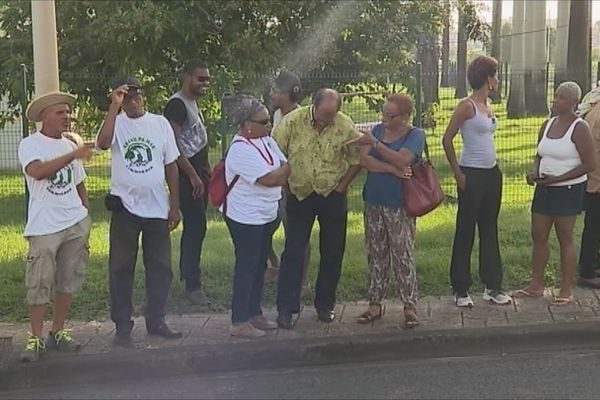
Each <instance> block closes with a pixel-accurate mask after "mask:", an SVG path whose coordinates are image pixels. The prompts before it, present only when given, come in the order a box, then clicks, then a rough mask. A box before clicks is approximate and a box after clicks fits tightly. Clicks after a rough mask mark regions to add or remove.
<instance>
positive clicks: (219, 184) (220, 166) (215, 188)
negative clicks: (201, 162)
mask: <svg viewBox="0 0 600 400" xmlns="http://www.w3.org/2000/svg"><path fill="white" fill-rule="evenodd" d="M238 142H242V140H234V141H233V142H231V144H230V146H231V145H232V144H234V143H238ZM226 156H227V152H225V157H226ZM225 157H223V159H222V160H221V161H219V162H218V163H217V165H215V166H214V168H213V170H212V173H211V174H210V181H209V182H208V197H209V198H210V202H211V203H212V205H213V206H215V207H220V206H221V205H223V214H225V213H226V212H227V195H228V194H229V192H230V191H231V189H233V186H234V185H235V184H236V182H237V181H238V179H240V176H239V175H236V176H234V177H233V179H232V180H231V183H230V184H229V185H228V184H227V181H226V180H225Z"/></svg>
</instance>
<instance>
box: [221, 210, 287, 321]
mask: <svg viewBox="0 0 600 400" xmlns="http://www.w3.org/2000/svg"><path fill="white" fill-rule="evenodd" d="M225 223H226V224H227V228H229V233H230V234H231V239H232V240H233V245H234V247H235V267H234V272H233V293H232V297H231V321H232V322H234V323H236V322H247V321H248V320H249V319H250V318H251V317H255V316H258V315H261V314H262V309H261V302H262V292H263V286H264V282H265V269H266V268H267V256H268V255H269V251H270V250H271V242H272V239H273V232H274V231H275V228H276V227H277V224H278V220H274V221H272V222H269V223H267V224H264V225H246V224H240V223H238V222H235V221H233V220H231V219H229V218H227V217H226V218H225Z"/></svg>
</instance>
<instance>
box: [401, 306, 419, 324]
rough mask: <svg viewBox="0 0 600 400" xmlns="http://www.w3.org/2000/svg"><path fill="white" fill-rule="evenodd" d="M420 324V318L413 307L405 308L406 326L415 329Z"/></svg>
mask: <svg viewBox="0 0 600 400" xmlns="http://www.w3.org/2000/svg"><path fill="white" fill-rule="evenodd" d="M407 311H408V312H407ZM417 326H419V319H418V318H417V314H416V313H415V310H414V309H413V308H406V309H404V328H405V329H414V328H416V327H417Z"/></svg>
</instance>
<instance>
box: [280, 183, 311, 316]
mask: <svg viewBox="0 0 600 400" xmlns="http://www.w3.org/2000/svg"><path fill="white" fill-rule="evenodd" d="M316 199H317V195H316V194H314V193H313V194H311V195H310V196H309V197H308V198H306V199H304V200H302V201H299V200H298V199H297V198H296V196H294V195H293V194H288V196H287V209H286V212H287V228H286V238H285V248H284V251H283V254H282V256H281V270H280V272H279V280H278V284H277V309H278V310H279V311H280V312H283V313H297V312H299V311H300V286H301V282H302V267H303V259H304V257H303V256H304V252H305V249H306V244H307V243H308V241H309V239H310V233H311V231H312V227H313V224H314V221H315V208H316V206H315V202H316Z"/></svg>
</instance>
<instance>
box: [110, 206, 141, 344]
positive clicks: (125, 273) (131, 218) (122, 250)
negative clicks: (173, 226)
mask: <svg viewBox="0 0 600 400" xmlns="http://www.w3.org/2000/svg"><path fill="white" fill-rule="evenodd" d="M141 230H142V223H141V218H139V217H136V216H135V215H133V214H131V213H129V212H128V211H126V210H123V211H118V212H113V213H112V216H111V219H110V239H109V240H110V246H109V251H108V267H109V287H110V316H111V319H112V320H113V322H114V323H115V325H116V327H117V335H122V336H128V335H129V334H130V333H131V330H132V329H133V321H132V320H131V312H132V309H133V305H132V295H133V279H134V273H135V263H136V260H137V252H138V239H139V236H140V232H141Z"/></svg>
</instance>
